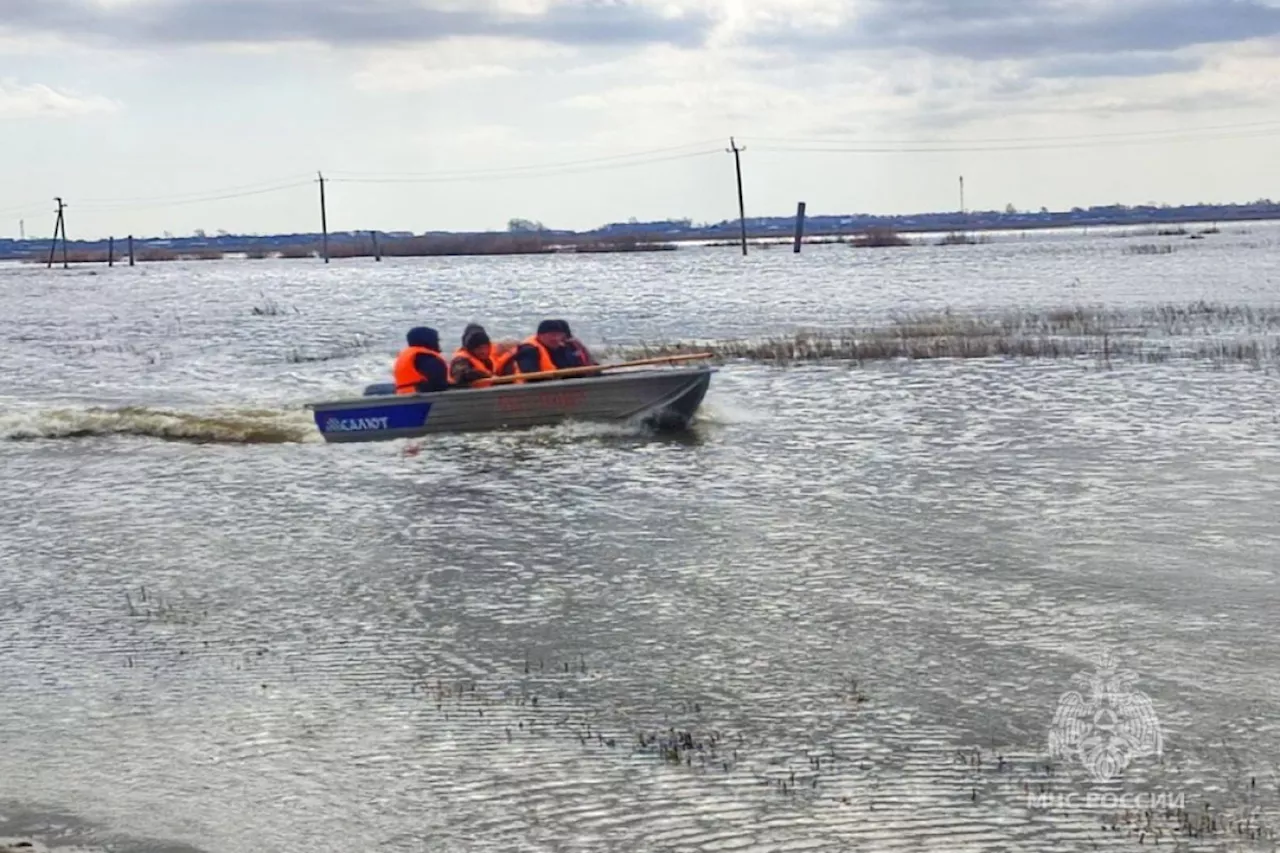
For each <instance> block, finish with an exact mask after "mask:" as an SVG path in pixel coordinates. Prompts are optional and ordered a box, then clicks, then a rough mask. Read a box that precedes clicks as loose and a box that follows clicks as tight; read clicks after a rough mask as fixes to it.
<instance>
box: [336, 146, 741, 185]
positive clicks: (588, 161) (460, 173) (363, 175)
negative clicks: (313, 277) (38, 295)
mask: <svg viewBox="0 0 1280 853" xmlns="http://www.w3.org/2000/svg"><path fill="white" fill-rule="evenodd" d="M715 142H716V140H714V139H706V140H699V141H697V142H687V143H685V144H684V145H672V146H668V147H665V148H652V149H649V150H647V151H633V152H631V153H630V154H611V155H608V156H605V157H588V158H582V159H578V160H562V161H559V162H554V163H530V164H526V165H522V166H500V167H498V168H494V169H462V170H455V171H438V172H343V171H336V172H330V173H329V174H330V176H331V177H330V178H329V180H333V181H336V180H345V181H357V180H373V179H379V178H383V179H392V180H399V179H403V178H419V177H420V178H431V179H443V178H455V177H457V178H465V177H470V176H474V175H503V174H514V173H517V172H530V171H533V172H541V171H544V170H557V171H558V170H561V169H569V168H573V167H576V166H590V165H596V164H603V163H615V162H619V161H624V160H635V159H639V158H652V157H656V156H657V155H662V154H678V153H679V152H686V153H691V154H693V155H700V154H702V153H703V152H702V151H701V150H699V151H696V152H690V151H689V149H695V148H696V149H702V148H704V147H705V146H708V145H712V144H714V143H715ZM646 162H648V159H646ZM658 162H660V161H658ZM334 176H337V177H334ZM343 176H346V177H343Z"/></svg>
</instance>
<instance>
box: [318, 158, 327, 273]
mask: <svg viewBox="0 0 1280 853" xmlns="http://www.w3.org/2000/svg"><path fill="white" fill-rule="evenodd" d="M316 176H317V177H318V178H319V179H320V232H321V235H322V240H323V243H322V247H323V252H324V262H325V263H326V264H327V263H329V219H328V216H327V214H326V212H325V209H324V175H323V174H321V173H320V172H316Z"/></svg>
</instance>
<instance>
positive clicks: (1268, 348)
mask: <svg viewBox="0 0 1280 853" xmlns="http://www.w3.org/2000/svg"><path fill="white" fill-rule="evenodd" d="M695 352H711V353H713V354H714V355H715V356H716V357H717V358H720V359H742V360H747V361H759V362H766V363H779V364H788V363H796V362H814V361H854V362H858V363H863V362H868V361H886V360H893V359H912V360H915V359H932V358H994V357H1016V358H1082V357H1091V358H1097V359H1099V360H1101V361H1107V362H1109V361H1111V360H1130V361H1137V362H1143V363H1151V362H1165V361H1170V360H1175V359H1202V360H1210V361H1213V362H1217V363H1231V362H1237V363H1245V364H1251V365H1255V366H1261V365H1263V364H1264V363H1265V364H1270V363H1275V362H1280V307H1278V308H1259V307H1254V306H1248V305H1215V304H1210V303H1205V302H1199V303H1193V304H1191V305H1157V306H1151V307H1146V308H1141V309H1134V310H1104V309H1091V308H1067V309H1059V310H1053V311H1044V312H1024V313H1017V312H1010V313H1005V314H996V315H983V314H955V313H944V314H936V315H927V314H919V315H907V316H903V317H898V318H895V319H893V320H892V321H890V322H889V323H887V324H884V325H880V326H870V327H865V328H845V329H802V330H798V331H796V332H794V333H793V334H790V335H774V336H765V337H760V338H754V339H738V340H720V341H710V342H708V341H689V342H677V343H663V344H648V343H641V344H638V345H636V346H630V347H625V348H620V349H618V350H617V354H618V355H619V356H620V357H623V358H651V357H658V356H663V355H679V354H686V353H695Z"/></svg>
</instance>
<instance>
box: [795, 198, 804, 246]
mask: <svg viewBox="0 0 1280 853" xmlns="http://www.w3.org/2000/svg"><path fill="white" fill-rule="evenodd" d="M802 240H804V202H800V204H798V205H797V206H796V247H795V253H796V254H797V255H798V254H800V242H801V241H802Z"/></svg>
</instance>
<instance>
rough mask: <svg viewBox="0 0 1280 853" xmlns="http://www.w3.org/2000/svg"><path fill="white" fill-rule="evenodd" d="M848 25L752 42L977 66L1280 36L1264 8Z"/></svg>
mask: <svg viewBox="0 0 1280 853" xmlns="http://www.w3.org/2000/svg"><path fill="white" fill-rule="evenodd" d="M865 9H866V11H864V12H863V13H862V14H860V15H857V16H855V17H853V18H851V19H850V20H849V21H848V22H847V23H846V24H844V25H843V26H839V27H835V28H825V29H817V28H813V29H804V28H797V27H790V28H785V29H781V30H774V31H773V32H770V33H764V32H760V33H757V34H755V36H754V37H753V40H754V42H755V43H756V44H759V45H761V46H764V45H772V46H775V47H777V46H789V47H794V48H797V49H805V48H809V49H816V50H825V51H832V50H874V49H883V48H898V49H902V48H914V49H919V50H922V51H926V52H928V53H933V54H940V55H948V56H957V57H964V58H968V59H976V60H994V59H1029V58H1037V57H1045V56H1053V55H1062V54H1094V55H1101V54H1115V53H1125V52H1130V51H1164V52H1168V51H1175V50H1179V49H1181V48H1186V47H1192V46H1195V45H1204V44H1215V43H1224V42H1234V41H1241V40H1244V39H1249V38H1255V37H1261V36H1272V35H1276V34H1280V8H1277V7H1275V6H1272V5H1268V4H1267V3H1265V2H1262V0H1113V2H1111V3H1107V4H1101V3H1096V2H1092V3H1085V2H1080V0H869V2H868V4H867V5H866V7H865Z"/></svg>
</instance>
